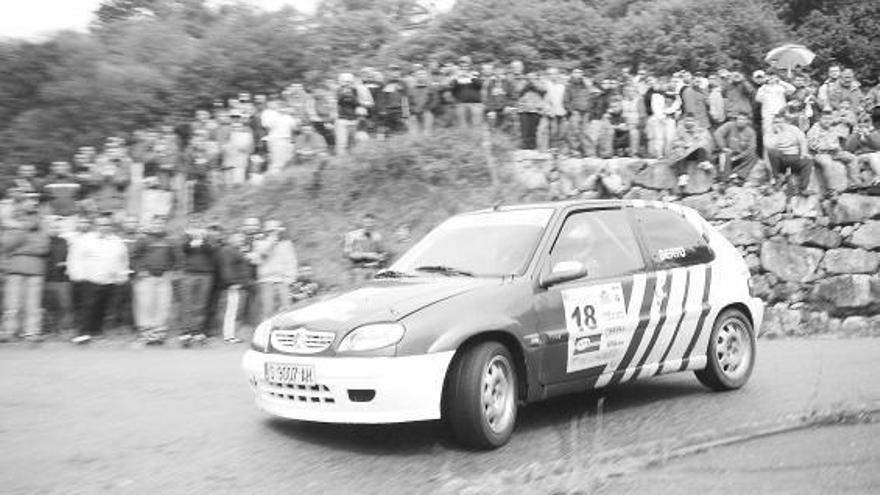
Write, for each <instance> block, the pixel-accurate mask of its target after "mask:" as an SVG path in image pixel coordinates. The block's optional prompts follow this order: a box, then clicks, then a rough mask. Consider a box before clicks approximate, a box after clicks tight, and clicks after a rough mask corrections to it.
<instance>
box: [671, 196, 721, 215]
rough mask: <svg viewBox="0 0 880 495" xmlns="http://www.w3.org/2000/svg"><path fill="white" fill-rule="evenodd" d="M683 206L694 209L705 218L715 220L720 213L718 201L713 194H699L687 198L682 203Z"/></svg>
mask: <svg viewBox="0 0 880 495" xmlns="http://www.w3.org/2000/svg"><path fill="white" fill-rule="evenodd" d="M680 203H681V204H683V205H685V206H688V207H690V208H693V209H694V210H696V211H697V213H699V214H700V215H702V216H703V218H714V217H715V215H716V214H717V213H718V201H717V200H716V199H715V197H714V196H712V195H711V194H697V195H694V196H687V197H685V198H683V199H682V200H681V201H680Z"/></svg>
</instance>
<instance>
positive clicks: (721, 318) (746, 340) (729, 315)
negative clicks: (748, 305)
mask: <svg viewBox="0 0 880 495" xmlns="http://www.w3.org/2000/svg"><path fill="white" fill-rule="evenodd" d="M755 347H756V346H755V332H754V330H753V329H752V324H751V323H750V322H749V319H748V318H747V317H746V315H745V314H743V312H742V311H739V310H737V309H728V310H725V311H723V312H722V313H721V314H720V315H718V318H717V319H716V320H715V325H714V326H713V327H712V335H711V336H710V338H709V349H708V352H707V358H708V359H707V363H706V369H702V370H697V371H695V372H694V373H695V374H696V375H697V379H698V380H700V383H702V384H703V385H705V386H707V387H709V388H711V389H712V390H719V391H720V390H733V389H737V388H740V387H742V386H743V385H745V383H746V382H747V381H748V380H749V376H751V374H752V368H753V367H754V365H755Z"/></svg>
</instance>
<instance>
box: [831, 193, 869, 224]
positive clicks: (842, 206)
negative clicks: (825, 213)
mask: <svg viewBox="0 0 880 495" xmlns="http://www.w3.org/2000/svg"><path fill="white" fill-rule="evenodd" d="M829 217H830V220H831V222H832V223H833V224H834V225H845V224H850V223H858V222H864V221H867V220H871V219H878V218H880V197H875V196H863V195H860V194H841V195H840V196H838V197H837V201H836V202H835V203H834V204H833V205H832V207H831V212H830V215H829Z"/></svg>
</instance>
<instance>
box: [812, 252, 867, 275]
mask: <svg viewBox="0 0 880 495" xmlns="http://www.w3.org/2000/svg"><path fill="white" fill-rule="evenodd" d="M822 267H823V268H824V269H825V271H827V272H828V273H835V274H836V273H874V272H876V271H877V268H878V267H880V253H872V252H871V251H865V250H864V249H848V248H839V249H831V250H828V251H827V252H826V253H825V258H824V259H823V260H822Z"/></svg>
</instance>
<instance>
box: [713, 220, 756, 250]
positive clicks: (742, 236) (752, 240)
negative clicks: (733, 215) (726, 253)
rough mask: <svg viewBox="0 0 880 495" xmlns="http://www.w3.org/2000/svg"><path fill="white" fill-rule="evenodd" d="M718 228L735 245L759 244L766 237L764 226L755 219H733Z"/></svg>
mask: <svg viewBox="0 0 880 495" xmlns="http://www.w3.org/2000/svg"><path fill="white" fill-rule="evenodd" d="M718 230H719V231H720V232H721V235H723V236H724V237H726V238H727V240H728V241H730V242H732V243H733V244H734V245H735V246H748V245H751V244H758V243H759V242H761V240H762V239H763V238H764V228H763V226H762V225H761V223H760V222H755V221H753V220H731V221H729V222H727V223H726V224H724V225H722V226H721V228H720V229H718Z"/></svg>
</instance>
